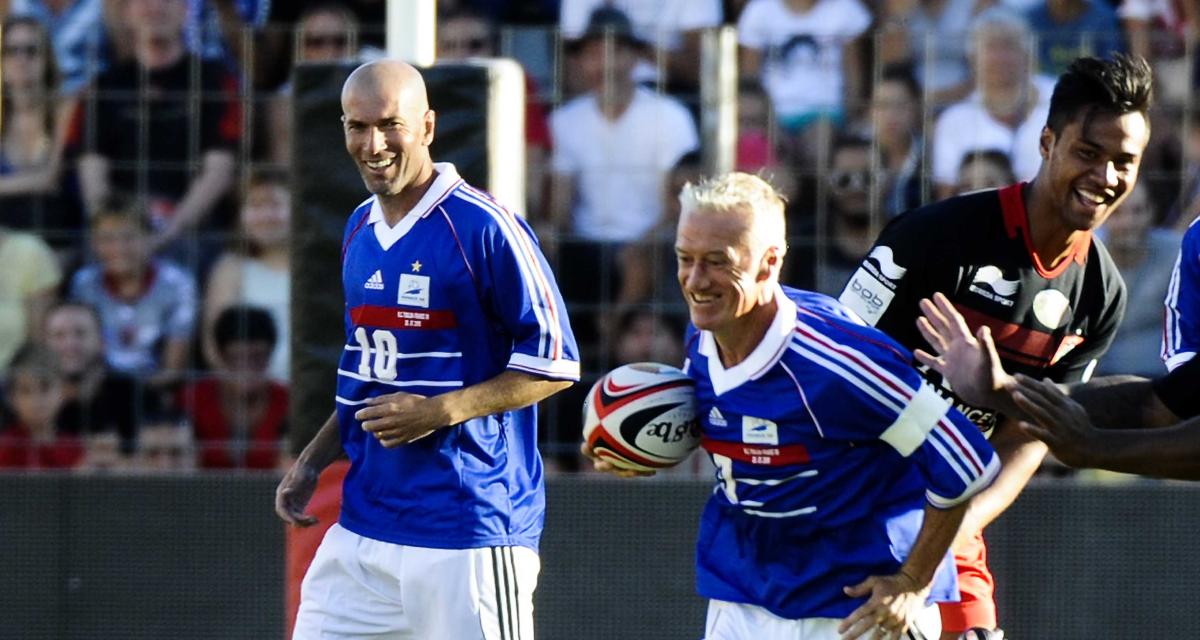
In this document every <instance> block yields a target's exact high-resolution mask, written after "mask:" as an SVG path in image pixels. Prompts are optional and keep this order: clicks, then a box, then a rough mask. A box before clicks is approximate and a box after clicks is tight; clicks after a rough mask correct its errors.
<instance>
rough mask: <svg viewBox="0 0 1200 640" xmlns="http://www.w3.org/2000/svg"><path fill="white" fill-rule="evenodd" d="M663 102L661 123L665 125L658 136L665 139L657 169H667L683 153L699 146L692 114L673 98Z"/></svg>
mask: <svg viewBox="0 0 1200 640" xmlns="http://www.w3.org/2000/svg"><path fill="white" fill-rule="evenodd" d="M663 99H664V100H669V102H667V103H665V104H664V106H663V109H662V111H661V113H662V124H663V125H665V126H664V127H663V129H662V130H661V132H660V134H659V135H660V137H661V139H662V140H663V141H665V143H666V144H665V145H664V147H663V152H664V153H663V155H662V157H660V158H659V163H658V165H659V166H658V169H659V170H660V171H668V170H670V169H671V167H674V166H675V163H677V162H679V159H680V158H682V157H683V156H684V155H685V154H687V153H689V152H692V151H695V150H696V149H697V148H699V146H700V136H699V135H698V134H697V133H696V123H695V122H694V121H693V120H692V114H691V113H689V112H688V110H687V109H686V108H684V106H683V105H682V104H680V103H678V102H676V101H675V100H674V99H673V98H663Z"/></svg>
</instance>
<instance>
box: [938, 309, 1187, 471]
mask: <svg viewBox="0 0 1200 640" xmlns="http://www.w3.org/2000/svg"><path fill="white" fill-rule="evenodd" d="M921 310H922V312H923V314H924V316H923V317H922V318H921V319H919V320H918V321H917V322H918V324H919V326H920V328H921V332H922V333H923V334H924V335H925V337H926V339H927V340H928V341H929V343H930V344H931V345H933V347H934V350H935V352H936V353H937V354H938V355H937V356H934V355H931V354H930V353H928V352H926V351H923V350H918V351H917V352H916V356H917V359H918V360H920V361H921V362H922V363H924V364H925V365H926V366H929V367H931V368H933V369H935V370H936V371H938V372H939V373H941V374H942V375H944V376H945V377H946V379H947V380H949V381H950V383H951V385H952V386H953V387H954V389H955V392H956V393H958V394H959V395H960V396H962V397H964V398H969V399H970V401H971V402H974V403H978V404H984V405H988V406H993V407H997V408H1000V409H1001V410H1003V411H1005V412H1007V413H1012V414H1015V415H1021V416H1022V417H1023V419H1022V421H1021V422H1020V426H1021V428H1022V429H1023V430H1025V431H1026V432H1028V433H1029V434H1030V435H1032V436H1034V437H1036V438H1038V439H1039V440H1041V441H1043V442H1045V443H1046V444H1047V445H1048V446H1049V447H1050V450H1051V451H1052V452H1053V453H1054V455H1055V456H1056V457H1058V459H1059V460H1061V461H1062V462H1064V463H1066V464H1068V465H1070V466H1072V467H1087V468H1096V469H1108V470H1110V471H1120V472H1123V473H1137V474H1141V475H1148V476H1155V477H1159V478H1172V479H1177V480H1200V394H1198V393H1196V391H1197V389H1200V358H1193V359H1192V360H1189V361H1187V362H1186V363H1184V364H1182V365H1180V366H1178V367H1176V368H1175V369H1173V370H1171V372H1170V373H1168V374H1166V375H1164V376H1160V377H1158V378H1154V379H1147V378H1142V377H1139V376H1130V375H1114V376H1105V377H1103V378H1096V379H1093V380H1090V381H1088V382H1086V383H1079V384H1073V385H1070V386H1068V387H1066V388H1065V389H1064V388H1063V387H1062V386H1060V385H1056V384H1054V383H1053V382H1050V381H1046V380H1037V379H1035V378H1032V377H1029V376H1025V375H1022V374H1017V375H1016V376H1015V377H1014V376H1011V375H1009V374H1008V373H1007V372H1006V371H1005V370H1004V368H1003V365H1002V364H1001V358H1000V357H999V356H997V355H995V354H996V347H995V342H994V341H993V340H992V336H991V333H990V332H989V331H987V330H986V329H980V330H977V331H976V332H975V334H974V335H972V332H971V330H970V329H969V328H968V327H967V326H966V324H965V323H964V322H963V321H962V315H961V314H959V313H958V312H957V311H956V310H955V308H954V306H953V305H952V304H951V303H950V302H949V300H947V299H946V298H945V296H942V295H940V294H938V295H935V296H934V297H933V299H932V300H924V301H922V302H921Z"/></svg>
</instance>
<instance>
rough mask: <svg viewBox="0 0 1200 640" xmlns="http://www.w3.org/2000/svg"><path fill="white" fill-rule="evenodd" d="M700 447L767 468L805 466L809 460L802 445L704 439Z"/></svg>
mask: <svg viewBox="0 0 1200 640" xmlns="http://www.w3.org/2000/svg"><path fill="white" fill-rule="evenodd" d="M700 446H701V447H704V450H705V451H707V452H709V453H713V454H716V455H719V456H725V457H726V458H730V459H732V460H737V461H739V462H748V463H750V464H761V465H766V466H768V467H780V466H783V465H788V464H805V463H807V462H808V461H809V460H811V458H809V456H808V448H807V447H805V446H804V445H802V444H784V445H767V446H762V445H755V444H745V443H742V442H725V441H724V440H713V439H712V438H707V437H705V438H702V439H701V440H700Z"/></svg>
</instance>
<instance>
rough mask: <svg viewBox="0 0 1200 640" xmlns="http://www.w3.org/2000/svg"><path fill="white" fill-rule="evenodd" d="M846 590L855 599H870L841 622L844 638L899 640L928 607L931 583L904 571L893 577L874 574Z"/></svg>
mask: <svg viewBox="0 0 1200 640" xmlns="http://www.w3.org/2000/svg"><path fill="white" fill-rule="evenodd" d="M842 591H844V592H845V593H846V595H848V596H850V597H852V598H860V597H862V596H866V595H869V596H870V598H869V599H868V600H867V601H866V602H864V603H863V604H862V606H860V607H859V608H857V609H855V610H854V611H853V612H852V613H851V614H850V615H849V616H846V619H845V620H842V623H841V624H840V625H838V633H841V634H842V640H854V639H855V638H864V637H865V638H870V639H871V640H880V639H884V640H895V639H897V638H900V637H901V634H903V633H904V632H905V631H907V630H908V628H909V626H910V625H911V624H912V622H913V620H915V619H916V617H917V613H918V612H920V610H921V609H922V608H924V607H925V597H926V595H927V594H928V592H929V587H928V586H921V585H919V584H917V581H916V580H915V579H914V578H913V577H912V576H910V575H908V574H907V573H905V572H903V571H901V572H899V573H896V574H894V575H890V576H871V577H869V578H867V579H866V580H863V581H862V582H860V583H858V584H856V585H854V586H852V587H843V588H842Z"/></svg>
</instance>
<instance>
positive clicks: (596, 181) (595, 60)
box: [541, 7, 699, 341]
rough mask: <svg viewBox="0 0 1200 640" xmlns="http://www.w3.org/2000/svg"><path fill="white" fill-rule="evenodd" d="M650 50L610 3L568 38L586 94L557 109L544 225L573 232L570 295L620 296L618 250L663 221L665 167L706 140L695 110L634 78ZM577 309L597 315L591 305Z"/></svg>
mask: <svg viewBox="0 0 1200 640" xmlns="http://www.w3.org/2000/svg"><path fill="white" fill-rule="evenodd" d="M643 49H644V44H643V43H642V42H641V41H640V40H639V39H638V38H637V36H636V35H635V33H634V30H633V25H632V24H631V23H630V21H629V18H628V17H627V16H626V15H625V14H624V13H622V12H621V11H619V10H617V9H614V8H612V7H601V8H599V9H596V10H595V11H594V12H592V15H591V18H590V19H589V21H588V25H587V28H586V29H585V30H584V32H583V34H582V35H581V36H580V38H578V39H577V40H574V41H572V42H571V43H570V50H571V52H572V56H571V59H570V65H571V66H570V69H569V75H571V76H573V77H575V78H577V79H578V80H579V81H580V82H581V83H582V85H583V88H584V89H585V93H583V94H582V95H580V96H578V97H576V98H574V99H572V100H571V101H569V102H567V103H566V104H564V105H563V106H561V107H559V108H558V109H557V110H555V111H554V112H553V113H552V114H551V115H550V131H551V137H552V138H553V140H554V152H553V155H552V157H551V162H550V166H551V179H550V184H551V188H550V196H549V199H548V202H549V215H548V220H549V224H550V225H551V229H550V233H548V234H547V233H542V234H541V235H542V237H543V238H546V237H551V238H552V237H553V235H555V234H556V233H569V234H571V240H570V245H571V246H570V247H567V246H563V247H562V248H563V250H562V251H561V252H560V255H561V261H560V265H559V269H558V273H559V274H561V275H562V280H561V281H560V283H561V285H562V290H563V294H564V296H565V297H566V298H567V300H568V302H571V301H575V302H581V303H585V304H586V303H589V302H601V301H608V300H611V299H612V296H613V294H614V293H615V291H616V287H617V286H618V284H619V278H618V274H617V273H616V271H617V269H616V267H615V258H616V252H617V251H618V250H619V248H620V246H622V245H624V244H626V243H628V242H631V241H634V240H636V239H638V238H641V237H643V236H645V235H646V233H647V232H648V231H649V230H650V229H652V228H653V227H654V226H655V225H656V224H657V223H658V222H659V220H660V219H661V217H662V213H663V206H662V205H663V199H662V189H663V184H664V180H665V179H666V176H667V172H668V171H669V170H670V169H671V167H672V166H674V165H675V163H676V161H678V160H679V158H680V157H682V156H683V155H684V154H685V153H687V152H689V151H692V150H694V149H696V148H697V147H698V146H699V138H698V136H697V133H696V126H695V123H694V122H693V120H692V116H691V115H690V114H689V113H688V111H687V109H686V108H685V107H684V106H683V105H682V104H681V103H680V102H679V101H677V100H675V99H673V98H671V97H668V96H663V95H659V94H655V93H654V92H652V91H650V90H648V89H645V88H642V87H639V86H637V84H636V83H635V82H634V79H633V67H634V64H635V63H636V62H637V58H638V55H639V52H641V51H643ZM568 306H570V305H568ZM576 310H578V311H581V312H582V313H583V315H584V316H590V315H591V310H589V309H586V308H585V307H580V306H578V305H577V306H576ZM579 320H580V323H582V324H588V323H587V322H586V321H585V320H586V319H585V318H580V319H579ZM572 325H573V326H575V327H576V335H577V336H579V337H580V339H581V341H586V337H584V336H587V334H588V329H587V328H586V327H583V326H581V325H580V324H576V322H575V318H572Z"/></svg>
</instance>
